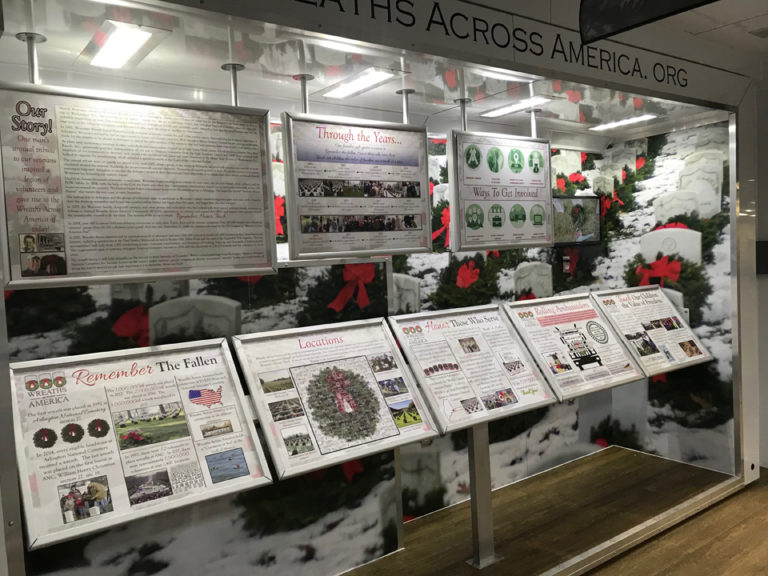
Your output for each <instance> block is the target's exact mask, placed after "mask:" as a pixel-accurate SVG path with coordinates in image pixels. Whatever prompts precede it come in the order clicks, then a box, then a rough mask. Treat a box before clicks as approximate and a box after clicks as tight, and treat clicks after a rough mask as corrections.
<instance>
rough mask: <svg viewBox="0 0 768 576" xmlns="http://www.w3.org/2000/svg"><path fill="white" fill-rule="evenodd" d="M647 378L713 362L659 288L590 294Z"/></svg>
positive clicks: (640, 288)
mask: <svg viewBox="0 0 768 576" xmlns="http://www.w3.org/2000/svg"><path fill="white" fill-rule="evenodd" d="M592 298H593V299H594V301H595V303H596V305H597V306H598V307H599V308H600V309H601V310H602V311H603V313H604V314H605V315H606V316H607V318H608V319H609V320H610V322H611V324H612V325H613V327H614V329H615V330H616V332H617V333H619V334H620V335H621V338H622V340H623V341H624V345H625V346H626V347H627V348H628V349H629V350H630V351H631V352H632V355H633V356H634V357H635V359H636V361H637V363H638V364H639V365H640V366H641V367H642V369H643V370H644V371H645V373H646V375H648V376H655V375H656V374H662V373H664V372H671V371H672V370H677V369H678V368H684V367H686V366H692V365H694V364H701V363H703V362H709V361H710V360H712V356H711V354H710V353H709V352H708V351H707V349H706V348H705V347H704V345H703V344H702V343H701V341H700V340H699V339H698V338H697V337H696V335H695V334H694V333H693V330H691V328H690V327H689V326H688V324H686V323H685V320H684V319H683V317H682V314H680V312H678V311H677V308H675V306H674V304H672V302H671V301H670V300H669V298H667V295H666V294H664V291H663V290H662V289H661V287H659V286H640V287H637V288H629V289H627V290H608V291H606V292H594V293H593V294H592Z"/></svg>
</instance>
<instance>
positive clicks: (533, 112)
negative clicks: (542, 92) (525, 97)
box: [528, 82, 538, 138]
mask: <svg viewBox="0 0 768 576" xmlns="http://www.w3.org/2000/svg"><path fill="white" fill-rule="evenodd" d="M528 91H529V94H530V95H531V98H533V82H531V83H530V84H528ZM531 138H538V136H537V135H536V109H535V108H531Z"/></svg>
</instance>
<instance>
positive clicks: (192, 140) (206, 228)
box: [0, 87, 276, 286]
mask: <svg viewBox="0 0 768 576" xmlns="http://www.w3.org/2000/svg"><path fill="white" fill-rule="evenodd" d="M267 116H268V114H267V112H265V111H262V110H248V109H240V108H232V107H217V108H207V109H198V108H193V107H190V106H188V105H184V104H181V103H173V102H172V103H168V102H166V101H157V103H156V104H154V103H153V104H137V103H126V102H118V101H112V100H105V99H95V98H90V97H87V93H83V95H80V96H72V95H69V93H66V92H63V91H53V90H51V91H49V90H45V91H44V90H36V89H34V88H29V87H24V88H23V89H15V88H13V87H0V144H1V145H2V174H3V178H2V182H3V190H4V194H5V218H4V219H3V220H4V221H5V222H6V226H7V237H6V238H5V243H6V245H5V253H6V254H7V256H8V265H7V267H6V268H7V270H6V271H7V272H8V273H9V274H10V275H9V276H6V277H8V278H10V280H11V284H12V285H14V286H32V285H34V286H41V285H45V286H49V285H72V284H82V283H84V281H85V280H86V279H87V282H88V283H95V282H107V281H108V282H115V281H125V280H129V279H138V278H140V279H147V278H151V277H206V276H216V275H225V274H235V273H237V274H264V273H268V272H272V271H273V269H274V267H275V260H276V257H275V240H274V229H273V226H274V224H273V220H274V216H273V196H272V183H271V172H270V169H269V161H270V154H269V138H268V129H269V126H268V120H267Z"/></svg>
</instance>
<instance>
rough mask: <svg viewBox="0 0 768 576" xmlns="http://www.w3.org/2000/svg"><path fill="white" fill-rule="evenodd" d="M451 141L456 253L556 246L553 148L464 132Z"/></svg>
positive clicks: (521, 139)
mask: <svg viewBox="0 0 768 576" xmlns="http://www.w3.org/2000/svg"><path fill="white" fill-rule="evenodd" d="M449 141H450V143H451V150H450V153H449V155H448V158H449V161H450V163H451V164H452V169H451V179H450V188H451V222H453V224H452V226H451V247H452V248H453V249H454V250H480V249H506V248H519V247H522V246H551V245H552V242H553V237H552V188H551V186H550V178H551V175H550V168H549V156H550V152H549V142H547V141H546V140H538V139H535V138H524V137H516V136H515V137H512V136H508V135H503V134H483V133H473V132H460V131H454V132H452V133H451V137H450V140H449Z"/></svg>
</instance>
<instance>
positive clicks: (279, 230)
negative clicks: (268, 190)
mask: <svg viewBox="0 0 768 576" xmlns="http://www.w3.org/2000/svg"><path fill="white" fill-rule="evenodd" d="M283 216H285V198H283V197H282V196H275V234H277V235H278V236H283V235H284V234H285V231H284V230H283V223H282V222H280V218H282V217H283Z"/></svg>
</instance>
